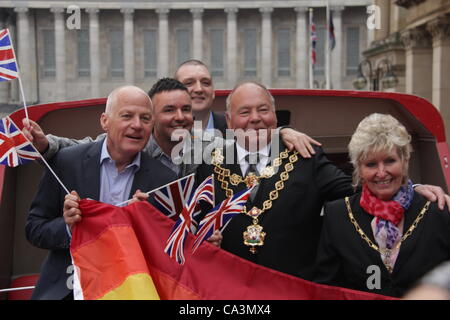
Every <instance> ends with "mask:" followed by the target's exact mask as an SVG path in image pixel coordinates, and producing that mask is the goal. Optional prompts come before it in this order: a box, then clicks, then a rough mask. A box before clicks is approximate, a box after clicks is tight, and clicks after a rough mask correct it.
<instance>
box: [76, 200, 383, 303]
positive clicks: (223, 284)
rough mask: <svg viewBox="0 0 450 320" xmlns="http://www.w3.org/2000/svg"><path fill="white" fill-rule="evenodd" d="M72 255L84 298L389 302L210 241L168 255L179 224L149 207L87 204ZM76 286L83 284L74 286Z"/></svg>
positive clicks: (145, 204) (83, 205) (83, 204)
mask: <svg viewBox="0 0 450 320" xmlns="http://www.w3.org/2000/svg"><path fill="white" fill-rule="evenodd" d="M80 208H81V211H82V214H83V218H82V221H81V222H80V223H78V224H77V225H76V226H75V227H74V230H73V237H72V243H71V254H72V258H73V262H74V265H75V272H76V275H75V278H77V279H78V280H79V290H80V291H81V292H79V293H80V294H81V295H79V294H77V292H75V296H76V297H77V296H82V297H83V298H84V299H101V298H103V299H146V298H148V299H215V300H224V299H226V300H236V299H238V300H245V299H262V300H265V299H270V300H280V299H332V300H336V299H365V300H372V299H377V300H384V299H392V298H391V297H385V296H380V295H376V294H370V293H367V292H360V291H355V290H349V289H344V288H338V287H331V286H325V285H318V284H315V283H312V282H309V281H306V280H302V279H299V278H296V277H293V276H290V275H287V274H284V273H281V272H278V271H275V270H272V269H269V268H265V267H262V266H259V265H256V264H253V263H252V262H250V261H247V260H244V259H241V258H239V257H237V256H235V255H233V254H231V253H229V252H226V251H224V250H222V249H219V248H217V247H215V246H213V245H211V244H209V243H207V242H205V243H203V244H202V245H201V246H200V247H199V248H198V249H197V251H196V252H195V254H193V253H192V243H193V241H194V237H193V236H192V235H191V234H189V235H188V237H187V240H186V241H187V242H188V243H187V246H186V250H185V258H186V262H185V264H184V265H180V264H178V263H177V262H175V261H174V260H173V259H171V258H170V257H169V256H168V255H167V254H165V253H164V247H165V242H166V239H167V237H168V236H169V234H170V232H171V230H172V226H173V224H174V222H173V220H171V219H169V218H167V217H166V216H164V215H163V214H162V213H161V212H159V211H158V210H157V209H155V208H154V207H153V206H152V205H150V204H149V203H148V202H137V203H134V204H132V205H129V206H126V207H115V206H112V205H109V204H104V203H100V202H96V201H93V200H81V202H80ZM75 287H77V286H75Z"/></svg>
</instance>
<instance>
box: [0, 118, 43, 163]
mask: <svg viewBox="0 0 450 320" xmlns="http://www.w3.org/2000/svg"><path fill="white" fill-rule="evenodd" d="M37 158H40V155H39V153H38V152H37V151H36V149H35V148H34V147H33V145H32V144H31V143H30V142H29V141H28V140H27V139H26V138H25V136H24V135H23V133H22V131H20V130H19V129H18V128H17V126H16V125H15V123H14V122H13V121H12V120H11V118H10V117H6V118H3V119H1V121H0V164H4V165H7V166H10V167H17V166H18V165H20V164H24V163H27V162H29V161H32V160H34V159H37Z"/></svg>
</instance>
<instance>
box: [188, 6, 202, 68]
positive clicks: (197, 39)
mask: <svg viewBox="0 0 450 320" xmlns="http://www.w3.org/2000/svg"><path fill="white" fill-rule="evenodd" d="M190 11H191V13H192V30H193V32H192V43H193V51H192V56H193V58H194V59H197V60H202V59H203V20H202V16H203V9H202V8H194V9H191V10H190Z"/></svg>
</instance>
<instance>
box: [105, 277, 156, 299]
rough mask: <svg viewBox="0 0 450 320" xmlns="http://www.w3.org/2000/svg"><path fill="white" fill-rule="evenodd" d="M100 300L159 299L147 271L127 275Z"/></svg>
mask: <svg viewBox="0 0 450 320" xmlns="http://www.w3.org/2000/svg"><path fill="white" fill-rule="evenodd" d="M100 300H160V298H159V295H158V291H157V290H156V288H155V285H154V283H153V280H152V278H151V277H150V275H149V274H147V273H137V274H133V275H130V276H128V277H127V278H126V279H125V281H124V282H122V284H121V285H120V286H118V287H117V288H115V289H113V290H111V291H109V292H108V293H107V294H105V295H104V296H103V297H101V298H100Z"/></svg>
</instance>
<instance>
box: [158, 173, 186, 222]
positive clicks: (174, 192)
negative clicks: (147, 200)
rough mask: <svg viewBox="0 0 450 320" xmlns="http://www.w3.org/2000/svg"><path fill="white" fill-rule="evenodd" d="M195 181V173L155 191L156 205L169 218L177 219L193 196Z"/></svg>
mask: <svg viewBox="0 0 450 320" xmlns="http://www.w3.org/2000/svg"><path fill="white" fill-rule="evenodd" d="M194 181H195V179H194V174H191V175H189V176H186V177H184V178H183V179H179V180H176V181H174V182H172V183H170V184H169V185H167V186H164V187H162V188H159V189H158V190H155V191H153V192H152V195H153V198H154V199H155V206H156V207H157V208H158V209H159V211H161V212H162V213H164V214H165V215H166V216H168V217H169V218H171V219H173V220H177V219H178V216H179V214H180V213H181V211H182V210H183V207H184V206H185V204H186V203H187V202H188V200H189V197H190V196H191V193H192V189H193V187H194Z"/></svg>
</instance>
